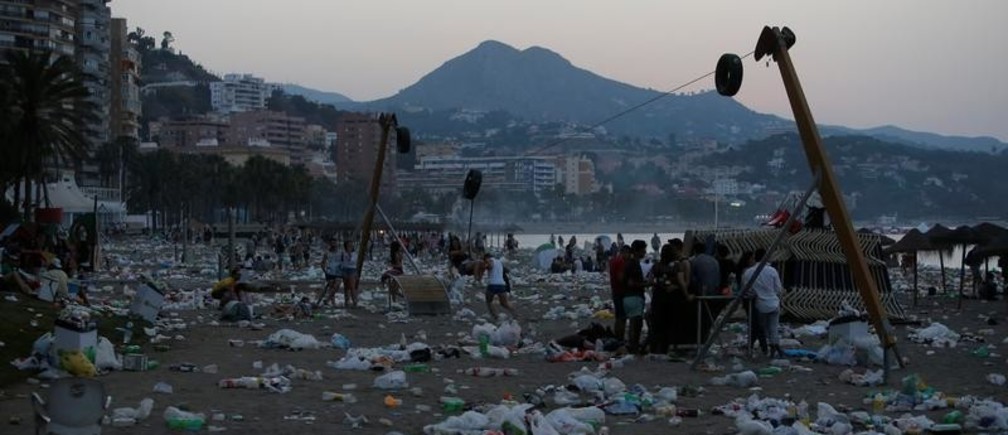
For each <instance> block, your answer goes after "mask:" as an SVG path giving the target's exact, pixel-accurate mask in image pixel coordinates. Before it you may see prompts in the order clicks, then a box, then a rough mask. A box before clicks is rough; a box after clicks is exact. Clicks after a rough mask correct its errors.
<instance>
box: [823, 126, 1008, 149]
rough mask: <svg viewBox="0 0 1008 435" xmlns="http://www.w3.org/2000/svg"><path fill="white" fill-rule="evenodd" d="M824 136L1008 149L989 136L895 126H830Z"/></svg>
mask: <svg viewBox="0 0 1008 435" xmlns="http://www.w3.org/2000/svg"><path fill="white" fill-rule="evenodd" d="M822 129H823V132H824V135H828V134H837V135H850V134H858V135H866V136H871V137H874V138H876V139H881V140H885V141H889V142H894V143H899V144H903V145H910V146H916V147H921V148H936V149H947V150H956V151H974V152H983V153H992V152H999V151H1001V150H1004V149H1006V148H1008V144H1005V143H1004V142H1001V141H1000V140H997V139H996V138H993V137H989V136H980V137H966V136H945V135H940V134H935V133H925V132H920V131H911V130H906V129H903V128H900V127H896V126H894V125H886V126H882V127H875V128H867V129H862V130H857V129H852V128H848V127H840V126H829V127H825V126H824V127H823V128H822Z"/></svg>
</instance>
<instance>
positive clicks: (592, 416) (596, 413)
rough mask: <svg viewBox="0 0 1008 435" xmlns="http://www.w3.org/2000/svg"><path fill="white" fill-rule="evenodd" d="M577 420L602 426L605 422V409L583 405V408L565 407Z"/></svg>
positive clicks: (594, 425)
mask: <svg viewBox="0 0 1008 435" xmlns="http://www.w3.org/2000/svg"><path fill="white" fill-rule="evenodd" d="M567 409H569V410H570V413H571V415H572V416H574V418H576V419H578V421H582V422H585V423H588V424H590V425H592V427H602V425H603V424H605V411H603V410H602V408H599V407H597V406H585V407H583V408H567Z"/></svg>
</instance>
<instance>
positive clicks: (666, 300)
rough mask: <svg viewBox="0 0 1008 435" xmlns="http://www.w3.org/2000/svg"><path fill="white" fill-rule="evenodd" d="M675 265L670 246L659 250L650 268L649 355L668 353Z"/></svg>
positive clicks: (671, 324) (671, 323)
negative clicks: (651, 279)
mask: <svg viewBox="0 0 1008 435" xmlns="http://www.w3.org/2000/svg"><path fill="white" fill-rule="evenodd" d="M674 266H675V263H674V257H673V249H672V246H671V245H668V244H666V245H664V246H662V247H661V249H660V254H659V256H658V262H657V263H655V265H654V267H652V268H651V276H652V277H653V279H654V281H653V283H652V285H651V310H650V311H649V312H648V337H647V342H648V350H649V351H650V352H651V353H655V354H663V353H666V352H668V348H669V344H671V342H670V338H669V333H670V332H671V330H672V328H673V327H674V325H675V324H674V322H673V320H674V317H675V315H674V313H673V309H674V305H673V304H674V300H675V299H676V297H675V296H674V295H673V293H672V292H673V288H674V285H673V280H674V279H675V276H674V275H675V273H674V269H675V267H674Z"/></svg>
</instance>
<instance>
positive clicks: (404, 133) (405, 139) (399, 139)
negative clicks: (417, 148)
mask: <svg viewBox="0 0 1008 435" xmlns="http://www.w3.org/2000/svg"><path fill="white" fill-rule="evenodd" d="M395 132H396V150H398V151H399V154H406V153H408V152H409V151H410V133H409V129H408V128H406V127H396V130H395Z"/></svg>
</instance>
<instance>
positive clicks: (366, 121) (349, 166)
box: [336, 113, 397, 188]
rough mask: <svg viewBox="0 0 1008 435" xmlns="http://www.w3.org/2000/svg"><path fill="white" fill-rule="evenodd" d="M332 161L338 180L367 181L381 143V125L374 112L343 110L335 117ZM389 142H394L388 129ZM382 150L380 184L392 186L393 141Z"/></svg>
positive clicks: (387, 186)
mask: <svg viewBox="0 0 1008 435" xmlns="http://www.w3.org/2000/svg"><path fill="white" fill-rule="evenodd" d="M336 138H337V139H336V165H337V173H338V176H337V180H339V182H347V181H355V182H363V183H370V181H371V176H372V174H373V173H374V167H375V161H376V160H377V158H378V147H379V145H380V143H381V125H379V124H378V118H377V116H375V115H373V114H366V113H348V114H344V115H343V116H341V117H340V118H339V120H337V121H336ZM389 144H395V132H394V131H393V132H390V137H389ZM389 148H390V149H388V150H386V153H385V164H384V167H383V170H382V173H383V175H382V186H383V187H386V188H395V186H396V184H397V183H396V171H395V163H396V152H395V147H394V145H392V146H390V147H389Z"/></svg>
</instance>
